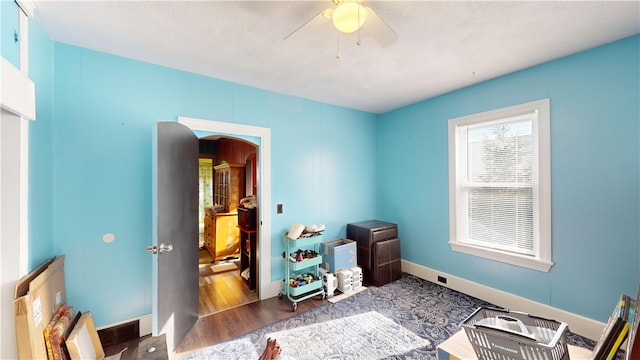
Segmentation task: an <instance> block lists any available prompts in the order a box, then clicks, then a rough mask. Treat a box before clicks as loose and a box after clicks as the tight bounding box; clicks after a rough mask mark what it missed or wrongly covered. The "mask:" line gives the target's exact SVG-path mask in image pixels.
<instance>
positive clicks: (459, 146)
mask: <svg viewBox="0 0 640 360" xmlns="http://www.w3.org/2000/svg"><path fill="white" fill-rule="evenodd" d="M545 104H546V106H547V107H546V109H545V108H542V109H541V107H544V105H545ZM541 120H542V123H544V124H543V126H542V127H541V126H540V124H541ZM541 128H542V129H545V131H544V132H545V133H546V134H547V135H546V137H545V136H543V138H542V141H541V137H540V135H541V131H540V129H541ZM449 141H450V155H449V160H450V179H449V182H450V185H449V186H450V209H451V213H450V232H451V236H450V240H449V242H450V244H451V245H452V248H453V249H454V250H459V251H464V252H471V253H473V254H480V255H482V256H485V257H489V258H493V259H497V260H501V261H505V259H507V260H506V261H507V262H512V263H516V264H517V265H522V263H523V261H522V260H523V259H525V260H524V262H525V263H527V260H533V261H534V262H536V261H541V262H542V263H544V264H545V266H546V265H549V266H550V261H551V258H550V230H549V229H550V226H549V223H550V215H549V213H550V201H548V199H549V198H550V197H548V196H549V193H548V192H549V191H548V187H549V185H548V183H547V182H548V180H547V177H548V168H549V164H548V163H549V161H548V155H546V154H548V145H547V144H548V100H547V101H543V102H534V103H529V104H523V105H519V106H515V107H512V108H506V109H500V110H495V111H492V112H488V113H482V114H477V115H471V116H467V117H463V118H457V119H452V120H450V123H449ZM541 145H542V146H543V147H546V148H547V150H546V151H540V150H541ZM541 156H542V157H543V158H544V159H541ZM541 160H544V161H541ZM541 164H542V165H543V167H546V168H547V170H543V171H542V172H541V171H540V169H541ZM541 174H542V175H543V176H541ZM541 189H544V191H546V193H545V194H542V193H541ZM547 197H548V198H547ZM542 206H544V207H548V209H546V208H545V211H544V212H541V207H542ZM541 214H542V215H544V216H545V219H541ZM546 227H549V229H547V228H546ZM487 254H488V255H487ZM514 259H515V260H514ZM525 266H526V265H525ZM533 267H534V268H537V265H536V266H533ZM543 267H544V266H543Z"/></svg>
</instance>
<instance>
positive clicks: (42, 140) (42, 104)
mask: <svg viewBox="0 0 640 360" xmlns="http://www.w3.org/2000/svg"><path fill="white" fill-rule="evenodd" d="M29 55H30V56H29V78H31V79H32V80H33V82H34V84H35V89H36V99H37V100H36V119H35V121H31V122H30V123H29V164H30V167H29V238H30V239H31V241H30V246H29V269H34V268H36V267H37V266H38V265H40V264H42V263H43V262H44V261H45V260H47V259H49V258H50V257H51V256H53V255H54V252H53V219H54V216H53V214H54V212H53V171H54V168H53V156H52V150H53V139H52V136H51V133H52V128H53V80H54V79H53V74H54V72H53V42H52V41H51V39H50V38H49V35H48V34H47V33H46V31H45V30H44V29H43V28H42V26H40V24H38V23H37V22H35V21H30V22H29Z"/></svg>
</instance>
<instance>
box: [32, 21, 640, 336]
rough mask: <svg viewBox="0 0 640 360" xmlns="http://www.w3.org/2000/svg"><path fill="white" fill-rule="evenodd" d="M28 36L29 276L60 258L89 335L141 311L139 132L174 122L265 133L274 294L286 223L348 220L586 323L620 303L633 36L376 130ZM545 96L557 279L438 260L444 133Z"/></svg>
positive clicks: (630, 215)
mask: <svg viewBox="0 0 640 360" xmlns="http://www.w3.org/2000/svg"><path fill="white" fill-rule="evenodd" d="M30 23H31V27H30V31H31V32H32V34H31V37H32V39H33V38H35V40H32V39H30V40H31V41H32V44H31V46H30V51H31V53H32V56H30V60H31V61H30V67H31V72H30V75H31V76H32V79H33V80H34V81H35V83H36V87H37V89H38V90H37V93H36V95H37V103H38V109H37V111H38V119H37V121H36V122H35V123H33V124H32V125H31V128H30V130H31V134H30V136H31V148H30V151H31V158H30V160H31V164H30V171H31V174H32V178H31V183H30V196H31V199H30V207H31V208H30V217H31V218H30V230H31V233H30V242H31V245H32V248H33V249H36V248H38V249H39V250H33V249H32V251H31V253H30V256H31V258H30V264H31V267H35V266H36V265H37V264H38V263H39V262H40V260H41V259H43V258H46V257H48V256H51V255H59V254H66V255H67V260H66V278H67V297H68V301H69V303H71V304H73V305H74V306H76V307H77V308H78V309H80V310H90V311H92V313H93V314H94V316H95V319H96V322H97V325H98V326H100V325H104V324H108V323H112V322H116V321H120V320H124V319H129V318H131V317H135V316H139V315H143V314H148V313H149V312H150V311H151V298H150V296H151V294H150V292H151V290H150V283H151V260H150V255H149V254H148V253H147V252H146V251H145V247H146V245H148V244H149V243H150V241H151V228H150V227H151V189H150V184H151V165H150V159H151V149H150V148H151V128H152V124H153V123H154V122H155V121H158V120H170V121H175V120H177V117H178V116H188V117H195V118H205V119H212V120H218V121H226V122H233V123H243V124H249V125H255V126H263V127H268V128H271V131H272V144H273V145H272V159H271V160H272V183H273V184H272V204H269V205H268V206H270V207H271V211H272V213H273V218H272V234H267V235H266V236H271V238H272V244H273V251H272V254H271V256H272V260H273V261H272V262H273V264H274V265H273V268H272V280H274V281H275V280H277V279H279V278H281V277H282V276H283V272H282V269H281V268H280V266H279V256H280V255H279V254H280V252H281V251H282V243H281V242H280V238H281V235H282V233H283V232H284V231H285V230H287V229H288V228H289V227H290V225H291V223H292V222H293V221H299V222H302V223H325V224H326V225H327V228H328V230H327V232H326V236H327V237H342V236H344V234H345V230H346V229H345V226H346V223H348V222H352V221H358V220H363V219H369V218H383V219H385V220H390V221H396V222H398V223H399V225H400V235H401V238H402V246H403V249H402V250H403V257H404V258H405V259H407V260H409V261H413V262H416V263H418V264H422V265H425V266H428V267H431V268H434V269H438V270H441V271H443V272H447V273H451V274H454V275H457V276H460V277H463V278H466V279H469V280H472V281H476V282H479V283H482V284H485V285H488V286H491V287H495V288H498V289H501V290H504V291H508V292H511V293H514V294H517V295H521V296H524V297H527V298H530V299H533V300H536V301H539V302H543V303H547V304H550V305H552V306H555V307H558V308H562V309H566V310H568V311H571V312H574V313H577V314H581V315H584V316H587V317H591V318H594V319H597V320H601V321H604V320H606V317H607V316H608V314H609V312H610V309H611V307H612V301H615V299H617V297H618V296H619V294H620V293H621V292H627V293H633V292H634V291H635V286H636V284H637V281H638V277H639V275H640V269H639V266H640V265H639V262H640V261H639V259H640V245H639V242H640V240H639V239H640V230H639V225H638V219H639V218H640V210H639V203H640V194H639V185H638V184H639V177H640V145H639V138H640V129H639V123H640V120H639V119H640V111H639V109H638V103H639V100H640V90H639V89H638V88H639V80H638V79H639V77H640V74H639V70H638V68H639V59H638V57H639V55H638V54H639V46H638V43H639V41H640V38H639V37H638V36H636V37H633V38H630V39H626V40H623V41H620V42H616V43H613V44H610V45H607V46H604V47H600V48H596V49H593V50H590V51H587V52H584V53H580V54H577V55H574V56H571V57H567V58H563V59H560V60H557V61H554V62H550V63H547V64H544V65H541V66H538V67H534V68H531V69H527V70H525V71H521V72H518V73H514V74H511V75H509V76H505V77H502V78H499V79H495V80H492V81H488V82H485V83H483V84H479V85H476V86H473V87H469V88H465V89H462V90H459V91H456V92H453V93H450V94H447V95H444V96H440V97H437V98H434V99H431V100H428V101H424V102H421V103H418V104H415V105H412V106H407V107H405V108H403V109H399V110H397V111H394V112H391V113H388V114H384V115H381V116H376V115H373V114H369V113H364V112H360V111H355V110H349V109H344V108H340V107H336V106H331V105H327V104H322V103H318V102H313V101H309V100H304V99H300V98H296V97H291V96H286V95H281V94H277V93H273V92H269V91H264V90H261V89H256V88H252V87H248V86H243V85H238V84H234V83H231V82H226V81H221V80H217V79H211V78H207V77H203V76H199V75H195V74H191V73H186V72H182V71H177V70H172V69H167V68H163V67H159V66H156V65H152V64H148V63H143V62H139V61H133V60H128V59H124V58H121V57H116V56H111V55H106V54H102V53H98V52H94V51H91V50H87V49H82V48H77V47H74V46H69V45H65V44H60V43H56V42H52V41H50V40H48V37H47V36H46V33H45V32H44V31H43V30H42V29H41V28H39V26H38V25H37V23H36V22H35V21H34V20H31V22H30ZM33 29H35V31H34V30H33ZM34 54H36V56H34ZM544 97H549V98H551V111H552V113H551V115H552V120H551V121H552V134H551V135H552V186H553V236H554V247H553V254H554V261H555V262H556V264H555V265H554V267H553V268H552V269H551V271H550V272H549V273H541V272H536V271H531V270H526V269H522V268H518V267H514V266H510V265H505V264H501V263H495V262H491V261H486V260H482V259H478V258H474V257H471V256H468V255H463V254H458V253H454V252H452V251H451V250H450V248H449V246H448V244H447V240H448V204H447V192H448V183H447V167H448V160H447V119H449V118H451V117H457V116H462V115H467V114H471V113H475V112H479V111H485V110H489V109H494V108H498V107H503V106H508V105H513V104H517V103H522V102H526V101H531V100H535V99H540V98H544ZM33 174H37V176H33ZM278 203H283V204H284V209H285V213H284V214H283V215H276V214H275V206H276V204H278ZM40 224H42V227H40ZM107 232H113V233H114V234H115V235H116V240H115V242H113V243H111V244H105V243H103V242H102V235H103V234H105V233H107ZM620 269H624V270H625V271H620ZM594 289H597V290H596V291H594Z"/></svg>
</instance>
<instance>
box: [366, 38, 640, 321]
mask: <svg viewBox="0 0 640 360" xmlns="http://www.w3.org/2000/svg"><path fill="white" fill-rule="evenodd" d="M639 43H640V37H639V36H635V37H631V38H627V39H624V40H621V41H618V42H615V43H612V44H609V45H606V46H602V47H599V48H595V49H592V50H590V51H586V52H583V53H579V54H576V55H573V56H569V57H566V58H562V59H559V60H556V61H553V62H549V63H546V64H543V65H540V66H536V67H533V68H530V69H527V70H524V71H520V72H517V73H513V74H511V75H508V76H504V77H501V78H498V79H494V80H491V81H487V82H484V83H482V84H479V85H476V86H471V87H468V88H464V89H461V90H458V91H455V92H452V93H449V94H446V95H443V96H440V97H437V98H433V99H430V100H427V101H423V102H420V103H417V104H414V105H411V106H407V107H405V108H402V109H399V110H396V111H393V112H390V113H387V114H385V115H382V116H380V120H379V134H380V135H379V137H380V139H379V141H380V143H381V144H384V149H383V151H381V152H380V161H379V183H380V190H381V191H380V194H379V196H380V204H379V205H380V214H381V216H382V217H383V218H385V219H387V220H390V221H395V222H397V223H398V224H399V229H400V237H401V239H402V257H403V258H404V259H406V260H408V261H411V262H415V263H417V264H421V265H424V266H427V267H430V268H433V269H436V270H440V271H443V272H446V273H450V274H453V275H456V276H459V277H462V278H465V279H468V280H471V281H475V282H478V283H481V284H484V285H487V286H490V287H493V288H496V289H500V290H503V291H506V292H509V293H513V294H516V295H520V296H522V297H525V298H528V299H532V300H534V301H538V302H540V303H544V304H548V305H551V306H554V307H556V308H560V309H564V310H567V311H570V312H573V313H576V314H580V315H583V316H586V317H589V318H592V319H596V320H600V321H606V320H607V318H608V316H609V315H610V311H611V308H612V307H613V304H614V303H615V301H616V300H617V299H618V298H619V296H620V294H621V293H623V292H625V293H627V294H631V295H635V291H636V287H637V285H638V280H639V279H640V228H639V222H640V221H639V219H640V209H639V204H640V181H639V176H640V175H639V174H640V166H639V165H640V110H639V103H640V47H639ZM542 98H550V100H551V172H552V175H551V176H552V179H551V183H552V236H553V249H552V251H553V261H554V263H555V265H554V266H553V267H552V268H551V270H550V271H549V272H548V273H544V272H538V271H533V270H528V269H524V268H521V267H517V266H513V265H508V264H503V263H499V262H495V261H490V260H484V259H481V258H477V257H473V256H470V255H465V254H461V253H456V252H453V251H452V250H451V248H450V247H449V245H448V240H449V217H448V211H449V206H448V190H449V188H448V149H447V131H448V130H447V123H448V119H450V118H455V117H459V116H463V115H469V114H473V113H478V112H482V111H487V110H492V109H496V108H501V107H506V106H510V105H515V104H520V103H525V102H529V101H533V100H538V99H542Z"/></svg>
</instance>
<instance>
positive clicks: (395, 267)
mask: <svg viewBox="0 0 640 360" xmlns="http://www.w3.org/2000/svg"><path fill="white" fill-rule="evenodd" d="M347 239H351V240H354V241H356V243H357V246H358V252H357V253H358V265H359V266H360V267H361V268H362V273H363V276H364V282H365V283H368V284H373V285H376V286H381V285H384V284H387V283H389V282H391V281H395V280H398V279H399V278H400V276H401V275H402V270H401V267H400V239H399V238H398V225H397V224H393V223H389V222H385V221H380V220H367V221H360V222H356V223H351V224H347Z"/></svg>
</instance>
